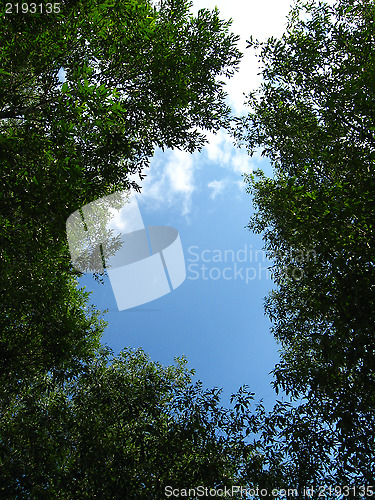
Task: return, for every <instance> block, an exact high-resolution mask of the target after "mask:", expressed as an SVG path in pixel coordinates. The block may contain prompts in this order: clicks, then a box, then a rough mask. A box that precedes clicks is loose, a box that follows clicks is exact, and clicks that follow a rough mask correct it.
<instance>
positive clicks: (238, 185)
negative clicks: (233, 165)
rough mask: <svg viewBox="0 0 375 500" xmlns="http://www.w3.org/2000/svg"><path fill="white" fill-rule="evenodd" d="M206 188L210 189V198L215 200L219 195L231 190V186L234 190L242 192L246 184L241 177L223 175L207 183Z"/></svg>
mask: <svg viewBox="0 0 375 500" xmlns="http://www.w3.org/2000/svg"><path fill="white" fill-rule="evenodd" d="M207 187H208V189H210V190H211V194H210V198H211V200H215V198H217V197H218V196H219V195H222V194H224V193H225V192H227V191H229V190H231V191H233V188H235V190H239V191H240V192H244V191H245V189H246V185H245V182H244V180H243V179H241V180H236V179H234V178H233V177H225V178H224V179H220V180H217V179H215V180H213V181H211V182H209V183H208V184H207Z"/></svg>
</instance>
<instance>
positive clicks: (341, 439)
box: [236, 0, 375, 484]
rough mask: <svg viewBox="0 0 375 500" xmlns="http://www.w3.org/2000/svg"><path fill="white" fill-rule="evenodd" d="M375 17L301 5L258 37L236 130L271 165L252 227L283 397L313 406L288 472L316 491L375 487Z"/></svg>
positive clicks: (368, 11) (361, 7)
mask: <svg viewBox="0 0 375 500" xmlns="http://www.w3.org/2000/svg"><path fill="white" fill-rule="evenodd" d="M374 17H375V6H374V3H373V2H362V1H346V0H342V1H339V2H338V3H337V4H336V6H335V7H329V6H328V5H326V4H324V3H322V2H308V3H307V4H305V5H304V4H303V3H302V2H298V3H297V5H296V7H295V8H294V10H293V11H292V13H291V15H290V17H289V25H288V29H287V32H286V34H285V35H284V36H283V37H282V38H281V39H280V40H276V39H270V40H269V41H268V42H267V43H265V44H258V43H255V42H252V41H251V43H250V45H255V46H256V47H260V49H261V60H262V63H263V66H264V69H263V76H264V79H265V81H264V83H263V84H262V86H261V88H260V90H259V91H257V92H254V93H252V94H251V95H250V97H249V104H250V105H251V106H252V109H253V112H251V113H249V115H248V116H247V117H246V118H244V119H243V120H240V121H239V123H238V127H239V128H238V129H237V132H236V135H237V137H238V138H239V140H240V141H242V142H244V143H246V145H247V147H248V148H249V150H250V152H253V151H254V150H255V149H257V148H259V147H260V148H261V149H262V151H263V154H264V155H266V156H268V157H269V158H270V159H271V162H272V164H273V167H274V176H273V178H266V177H265V176H264V175H262V174H261V173H258V174H259V175H258V177H256V176H249V177H248V179H247V180H248V183H249V191H250V192H251V193H252V194H253V196H254V202H255V206H256V213H255V216H254V217H253V218H252V220H251V222H250V228H252V229H253V230H255V231H256V232H263V234H264V241H265V247H266V249H267V251H268V253H269V255H270V256H271V257H272V258H273V263H274V264H273V272H274V278H275V283H276V285H277V287H276V289H275V290H274V291H273V292H272V293H271V294H270V296H269V297H268V298H267V301H266V310H267V312H268V315H269V316H270V318H271V320H272V321H273V325H274V326H273V332H274V335H275V337H276V339H277V340H278V341H279V342H280V343H281V346H282V350H281V361H280V363H279V364H278V365H277V366H276V368H275V371H274V374H275V387H276V389H277V390H279V389H282V390H284V391H286V392H287V393H288V394H290V395H291V396H292V397H295V398H306V401H307V402H306V406H304V407H301V408H300V409H298V410H296V412H294V411H292V412H291V414H290V417H291V418H292V421H293V422H296V421H298V420H299V415H300V414H301V413H303V412H305V414H306V416H305V422H304V423H303V422H301V423H300V424H297V423H294V424H293V425H291V427H290V429H291V432H290V434H289V437H288V440H287V442H288V441H289V444H288V445H287V446H289V447H290V446H291V443H292V442H293V443H294V446H295V447H296V449H298V451H296V455H295V458H294V467H296V470H295V472H294V476H295V478H296V480H297V477H302V478H303V480H306V481H308V478H309V476H310V477H311V481H312V482H314V481H315V484H319V482H320V484H323V483H322V481H323V480H324V478H325V477H326V478H330V480H331V481H332V483H333V484H342V483H343V482H345V483H346V484H348V483H349V484H354V483H356V484H362V483H364V482H366V481H370V482H371V478H373V477H374V467H375V463H374V451H375V448H374V444H375V443H374V432H373V425H374V421H373V420H374V410H375V365H374V354H375V341H374V331H375V267H374V262H375V254H374V207H375V198H374V195H375V175H374V161H375V150H374V146H375V135H374V130H375V129H374V119H375V95H374V92H375V67H374V63H375V51H374V46H375V45H374V23H375V19H374ZM296 419H297V420H296ZM283 432H284V433H285V432H286V429H284V431H283ZM302 440H304V441H305V444H304V443H303V442H302ZM303 447H305V452H304V451H303ZM303 456H305V457H306V459H307V460H308V461H309V460H310V461H311V462H310V465H307V463H306V462H305V458H303ZM309 457H311V458H309ZM321 457H325V458H324V459H323V460H322V458H321ZM302 470H305V472H303V473H302ZM301 474H302V475H301ZM301 481H302V480H301ZM302 482H303V481H302Z"/></svg>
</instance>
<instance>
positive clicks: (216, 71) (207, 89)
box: [0, 0, 240, 385]
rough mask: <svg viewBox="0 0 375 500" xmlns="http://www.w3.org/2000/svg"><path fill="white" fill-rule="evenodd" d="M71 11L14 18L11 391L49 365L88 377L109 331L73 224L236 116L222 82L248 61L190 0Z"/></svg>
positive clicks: (4, 39)
mask: <svg viewBox="0 0 375 500" xmlns="http://www.w3.org/2000/svg"><path fill="white" fill-rule="evenodd" d="M38 5H39V4H38ZM40 5H45V4H44V3H42V4H40ZM59 5H60V6H61V10H60V12H52V13H50V14H47V13H46V12H45V11H42V12H40V9H39V10H38V12H37V13H31V9H30V10H29V12H28V13H26V14H21V13H18V14H17V13H16V12H15V11H14V12H13V13H12V14H7V13H6V11H5V10H6V9H5V6H4V5H3V6H2V7H1V10H0V19H1V21H0V22H1V28H2V29H1V34H0V45H1V47H2V48H1V52H0V61H1V64H0V66H1V71H0V141H1V157H0V158H1V169H2V190H1V211H0V214H1V220H0V223H1V228H2V229H1V264H2V272H1V273H0V281H1V285H0V286H1V291H2V297H1V301H0V302H1V305H0V321H1V324H2V331H1V334H0V365H1V368H2V372H1V373H2V374H3V375H4V383H5V384H6V385H7V384H8V383H10V384H13V383H14V382H15V381H17V380H22V379H24V377H25V376H26V375H27V374H30V375H31V376H33V375H35V374H36V373H40V372H41V371H43V370H44V371H46V372H48V371H53V372H54V373H55V374H56V376H59V377H61V376H63V375H64V374H65V375H66V376H71V375H74V373H76V371H77V370H79V369H80V360H82V362H83V363H85V362H86V361H87V358H89V357H90V356H92V355H93V353H94V352H95V349H97V348H98V346H99V338H100V335H101V332H102V329H103V324H102V323H100V321H99V318H98V316H97V313H94V312H90V311H86V310H85V303H86V302H87V297H85V294H84V293H82V292H80V291H77V289H76V279H75V277H76V274H75V272H74V270H73V269H72V267H71V265H70V260H69V252H68V248H67V242H66V234H65V222H66V219H67V218H68V216H69V215H70V214H71V213H72V212H74V211H75V210H77V209H79V208H80V207H81V206H82V205H84V204H86V203H88V202H90V201H93V200H95V199H97V198H99V197H101V196H104V195H108V194H110V193H113V192H115V191H117V190H121V189H124V188H129V187H133V188H134V189H138V186H137V184H136V182H135V181H134V180H133V181H132V182H130V179H129V177H130V175H131V174H139V175H140V177H141V178H142V176H143V175H144V168H145V167H146V166H147V165H148V160H149V158H150V157H151V156H152V154H153V151H154V149H155V147H168V148H173V147H178V148H183V149H186V150H188V151H193V150H194V149H197V148H198V149H199V148H200V147H201V146H202V144H203V143H204V135H203V133H202V132H201V131H198V129H199V130H203V131H204V130H205V129H206V130H207V129H208V130H215V129H218V128H219V127H220V126H221V125H222V124H223V123H224V122H226V121H227V119H228V113H229V110H228V108H227V106H226V104H225V93H224V91H223V82H221V81H219V80H218V77H220V75H223V74H224V75H230V74H232V73H233V72H234V71H235V69H236V66H237V64H238V60H239V57H240V53H239V51H238V50H237V48H236V46H235V42H236V37H235V36H234V35H233V34H231V33H230V32H229V23H227V22H224V21H222V20H220V18H219V13H218V12H217V11H213V12H209V11H207V10H201V11H200V12H199V13H198V15H197V17H193V16H191V15H190V14H189V4H188V3H187V2H185V1H183V0H169V1H165V2H163V4H162V6H160V8H157V7H156V6H153V5H152V3H151V2H150V1H148V0H130V1H129V0H120V1H118V2H116V3H115V4H114V3H113V2H111V1H109V0H100V1H99V2H98V1H97V0H88V1H80V0H76V1H64V2H60V3H59ZM42 10H43V9H42ZM57 10H58V9H57ZM61 75H63V77H62V76H61ZM69 370H70V371H71V372H72V373H70V374H69Z"/></svg>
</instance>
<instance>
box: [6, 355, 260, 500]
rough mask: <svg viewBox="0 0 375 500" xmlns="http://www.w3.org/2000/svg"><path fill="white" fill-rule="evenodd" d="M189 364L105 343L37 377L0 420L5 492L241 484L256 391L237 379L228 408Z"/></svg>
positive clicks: (30, 494)
mask: <svg viewBox="0 0 375 500" xmlns="http://www.w3.org/2000/svg"><path fill="white" fill-rule="evenodd" d="M185 365H186V360H185V359H184V358H181V359H176V364H175V365H174V366H170V367H168V368H164V367H162V366H161V365H159V364H158V363H153V362H151V361H150V360H149V358H148V357H147V356H146V355H145V353H144V352H143V351H141V350H137V351H132V350H124V351H123V352H122V353H120V355H119V356H117V357H115V358H113V357H112V356H111V353H110V352H109V351H102V352H101V353H100V354H98V355H97V357H96V359H95V360H93V361H92V362H91V363H90V364H88V365H87V366H86V367H85V369H84V370H82V371H81V372H80V373H79V375H78V376H77V377H75V378H74V379H73V380H71V381H70V382H69V383H66V384H64V386H63V387H61V386H60V387H56V385H55V384H53V383H52V381H51V379H50V378H49V377H45V378H39V379H35V383H34V384H33V385H32V386H30V388H29V389H28V390H27V391H24V392H23V394H22V397H14V398H13V399H12V400H11V403H10V404H8V405H7V408H6V411H5V412H4V413H3V415H2V418H1V420H0V433H1V439H0V457H1V458H0V459H1V464H2V474H1V479H0V491H1V496H2V498H62V499H63V498H66V499H68V498H69V499H70V498H77V499H81V498H111V499H112V498H113V499H115V498H118V499H129V500H134V499H146V498H147V499H161V498H165V495H164V491H165V490H164V488H165V486H168V485H169V486H173V487H174V488H194V487H197V486H199V485H201V486H206V487H209V488H213V487H215V486H216V487H219V486H220V487H222V486H225V485H226V486H228V487H229V486H231V485H232V484H234V485H236V484H238V481H239V477H238V471H240V470H241V467H242V466H243V464H244V463H245V462H246V463H248V464H249V459H250V458H251V457H253V456H254V457H255V456H256V450H255V447H254V446H253V445H252V444H250V443H245V441H244V437H245V434H246V435H247V434H248V433H249V432H250V430H251V429H253V428H255V425H256V418H255V417H254V416H252V415H251V414H250V411H249V406H250V402H251V400H252V397H253V395H252V394H251V393H249V392H248V391H247V389H246V388H242V389H241V390H240V392H239V393H238V395H237V396H234V397H233V399H234V400H235V404H234V409H232V410H227V409H225V408H223V407H221V406H220V404H219V402H220V400H219V394H220V391H219V390H218V389H213V390H204V389H202V386H201V384H200V383H199V382H198V383H195V384H192V383H191V376H192V374H193V372H192V371H189V370H187V368H186V366H185ZM248 467H249V466H248ZM254 467H257V461H256V460H255V459H254ZM233 498H235V497H233ZM238 498H240V497H239V496H238Z"/></svg>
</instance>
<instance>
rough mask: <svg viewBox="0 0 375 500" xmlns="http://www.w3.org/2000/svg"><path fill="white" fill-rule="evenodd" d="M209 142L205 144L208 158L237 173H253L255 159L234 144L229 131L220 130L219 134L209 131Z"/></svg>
mask: <svg viewBox="0 0 375 500" xmlns="http://www.w3.org/2000/svg"><path fill="white" fill-rule="evenodd" d="M207 138H208V140H209V143H208V144H207V145H206V146H205V151H206V153H207V156H208V159H209V160H210V161H212V162H216V163H217V164H218V165H220V166H221V167H223V168H226V169H228V170H230V171H232V172H234V173H236V174H243V173H251V172H252V171H253V164H254V161H253V160H252V158H250V157H249V156H248V154H247V152H246V151H245V150H244V149H238V148H235V147H234V146H233V139H232V138H231V137H230V136H229V134H228V133H226V132H224V131H223V130H220V131H219V132H218V133H217V134H213V133H211V132H210V133H208V134H207Z"/></svg>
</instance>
